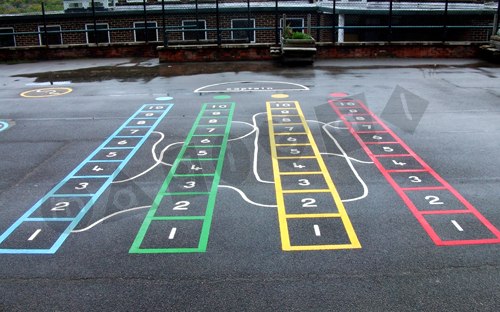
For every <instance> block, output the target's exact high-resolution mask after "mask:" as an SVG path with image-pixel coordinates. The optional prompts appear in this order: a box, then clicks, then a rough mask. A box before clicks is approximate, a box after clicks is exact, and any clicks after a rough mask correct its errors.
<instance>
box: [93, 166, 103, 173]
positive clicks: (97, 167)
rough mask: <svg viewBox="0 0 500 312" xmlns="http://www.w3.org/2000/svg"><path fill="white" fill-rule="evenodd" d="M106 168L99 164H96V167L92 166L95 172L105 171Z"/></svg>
mask: <svg viewBox="0 0 500 312" xmlns="http://www.w3.org/2000/svg"><path fill="white" fill-rule="evenodd" d="M103 170H104V169H103V168H101V167H99V166H94V168H92V171H95V172H99V171H103Z"/></svg>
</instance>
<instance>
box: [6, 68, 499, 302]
mask: <svg viewBox="0 0 500 312" xmlns="http://www.w3.org/2000/svg"><path fill="white" fill-rule="evenodd" d="M0 73H1V74H0V84H1V85H2V88H1V89H0V96H1V100H0V155H1V157H2V161H1V162H0V169H1V171H0V172H1V175H0V235H1V236H0V291H1V293H2V297H1V299H0V310H7V311H11V310H28V309H37V310H75V311H77V310H78V311H79V310H81V311H86V310H89V311H90V310H92V311H95V310H162V311H165V310H174V311H203V310H204V311H215V310H226V311H423V310H425V311H444V310H447V311H498V310H499V309H500V303H499V302H500V295H499V294H500V269H499V263H500V260H499V259H500V257H499V255H500V231H499V229H500V207H499V203H500V195H499V194H500V161H499V158H498V157H497V155H499V154H500V145H499V144H498V141H499V137H500V105H499V97H500V88H499V84H498V79H499V78H500V69H499V68H498V67H494V66H492V65H489V64H486V63H480V62H479V61H477V60H356V61H353V60H339V61H335V62H322V61H321V62H316V63H315V65H314V66H313V67H305V68H301V67H296V68H285V67H281V66H277V65H275V64H272V63H243V64H242V63H229V64H221V63H208V64H171V65H167V64H162V65H159V64H157V63H156V61H155V60H128V59H115V60H80V61H58V62H55V61H54V62H40V63H34V64H15V65H0Z"/></svg>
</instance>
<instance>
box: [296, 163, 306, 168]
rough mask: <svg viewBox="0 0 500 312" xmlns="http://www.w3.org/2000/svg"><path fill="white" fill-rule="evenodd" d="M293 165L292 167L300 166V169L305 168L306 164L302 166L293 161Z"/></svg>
mask: <svg viewBox="0 0 500 312" xmlns="http://www.w3.org/2000/svg"><path fill="white" fill-rule="evenodd" d="M293 167H294V168H300V169H302V168H305V167H306V166H304V165H297V163H293Z"/></svg>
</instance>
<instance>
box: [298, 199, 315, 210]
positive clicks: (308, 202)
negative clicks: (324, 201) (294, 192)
mask: <svg viewBox="0 0 500 312" xmlns="http://www.w3.org/2000/svg"><path fill="white" fill-rule="evenodd" d="M300 202H301V203H302V208H316V207H318V205H316V200H315V199H314V198H302V200H301V201H300Z"/></svg>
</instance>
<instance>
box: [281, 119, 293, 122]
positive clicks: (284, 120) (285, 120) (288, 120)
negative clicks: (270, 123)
mask: <svg viewBox="0 0 500 312" xmlns="http://www.w3.org/2000/svg"><path fill="white" fill-rule="evenodd" d="M281 120H282V121H283V122H291V121H292V120H291V119H290V118H283V119H281Z"/></svg>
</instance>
